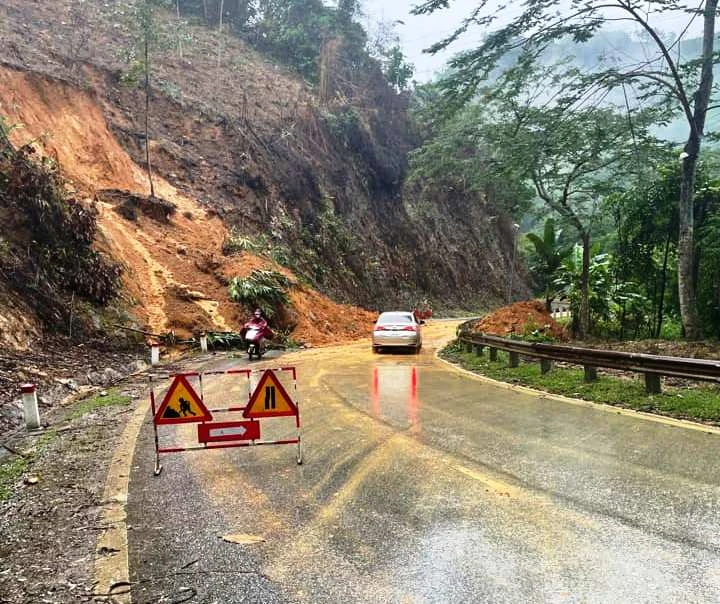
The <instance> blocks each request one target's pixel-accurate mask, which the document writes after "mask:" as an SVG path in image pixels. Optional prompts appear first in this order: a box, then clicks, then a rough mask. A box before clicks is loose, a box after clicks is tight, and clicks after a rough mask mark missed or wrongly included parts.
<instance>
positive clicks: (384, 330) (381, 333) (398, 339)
mask: <svg viewBox="0 0 720 604" xmlns="http://www.w3.org/2000/svg"><path fill="white" fill-rule="evenodd" d="M420 325H421V324H420V323H418V322H417V321H416V320H415V316H414V315H413V313H411V312H384V313H382V314H381V315H380V316H379V317H378V320H377V322H376V323H375V327H374V328H373V335H372V347H373V352H380V349H381V348H390V347H405V348H412V349H413V350H414V351H415V353H418V352H420V349H421V348H422V330H421V328H420Z"/></svg>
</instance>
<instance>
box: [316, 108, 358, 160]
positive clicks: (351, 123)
mask: <svg viewBox="0 0 720 604" xmlns="http://www.w3.org/2000/svg"><path fill="white" fill-rule="evenodd" d="M321 118H322V120H323V122H324V123H325V125H326V126H327V128H328V130H329V131H330V133H331V134H332V136H333V137H334V138H335V139H337V140H339V141H341V142H342V144H343V145H344V146H345V147H346V148H350V149H353V150H356V151H361V150H362V144H363V139H364V137H363V133H362V124H361V122H360V115H359V114H358V112H357V111H356V110H355V109H354V108H353V107H342V108H341V109H339V110H337V111H335V112H330V111H326V112H324V113H323V114H322V115H321Z"/></svg>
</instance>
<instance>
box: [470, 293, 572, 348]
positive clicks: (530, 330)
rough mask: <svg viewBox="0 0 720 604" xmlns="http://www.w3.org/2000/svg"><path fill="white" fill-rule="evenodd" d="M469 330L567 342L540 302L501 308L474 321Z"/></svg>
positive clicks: (502, 335)
mask: <svg viewBox="0 0 720 604" xmlns="http://www.w3.org/2000/svg"><path fill="white" fill-rule="evenodd" d="M470 328H471V330H472V331H474V332H476V333H482V334H485V335H492V336H501V337H507V336H518V337H532V338H547V339H551V340H561V341H564V340H567V333H566V332H565V328H564V327H563V326H562V325H560V324H559V323H558V322H557V321H555V320H554V319H553V318H552V317H551V316H550V313H549V312H548V311H547V310H546V309H545V305H544V304H543V303H542V302H541V301H540V300H528V301H524V302H516V303H515V304H511V305H510V306H503V307H502V308H499V309H497V310H496V311H494V312H492V313H490V314H488V315H485V316H484V317H483V318H482V319H479V320H478V321H475V322H474V323H473V324H471V325H470Z"/></svg>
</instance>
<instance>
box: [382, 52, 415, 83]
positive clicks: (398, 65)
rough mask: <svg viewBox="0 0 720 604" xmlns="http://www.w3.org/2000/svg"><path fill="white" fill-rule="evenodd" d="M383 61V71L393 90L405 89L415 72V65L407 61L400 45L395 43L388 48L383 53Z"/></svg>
mask: <svg viewBox="0 0 720 604" xmlns="http://www.w3.org/2000/svg"><path fill="white" fill-rule="evenodd" d="M383 63H384V65H383V73H384V74H385V77H386V78H387V81H388V82H390V84H392V87H393V88H394V89H395V91H396V92H402V91H403V90H407V87H408V84H409V83H410V80H411V78H412V77H413V74H414V73H415V66H414V65H413V64H412V63H408V61H407V59H406V58H405V55H404V54H403V51H402V49H401V48H400V46H398V45H396V46H393V47H392V48H390V49H389V50H388V51H387V52H386V53H385V55H384V61H383Z"/></svg>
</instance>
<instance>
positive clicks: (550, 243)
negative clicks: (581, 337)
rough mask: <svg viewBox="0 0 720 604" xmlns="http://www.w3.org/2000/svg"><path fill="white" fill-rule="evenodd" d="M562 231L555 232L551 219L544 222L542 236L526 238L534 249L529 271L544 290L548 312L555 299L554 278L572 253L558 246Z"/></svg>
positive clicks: (553, 222)
mask: <svg viewBox="0 0 720 604" xmlns="http://www.w3.org/2000/svg"><path fill="white" fill-rule="evenodd" d="M561 237H562V231H561V230H556V228H555V221H554V220H553V219H552V218H548V219H547V220H545V226H544V228H543V236H542V238H540V237H539V236H538V235H536V234H535V233H528V234H527V238H528V240H529V241H530V242H531V243H532V245H533V247H534V248H535V256H536V257H535V259H534V260H535V262H533V263H531V269H533V272H534V273H535V275H536V277H537V278H538V281H539V282H540V284H541V285H542V287H543V289H544V290H545V305H546V308H547V309H548V310H550V303H551V302H552V301H553V299H554V298H555V288H554V279H553V278H554V276H555V274H556V272H557V271H558V269H559V268H560V265H561V264H562V261H563V260H564V259H565V258H567V257H568V256H569V255H570V254H571V253H572V248H570V247H563V246H561V244H560V240H561Z"/></svg>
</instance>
